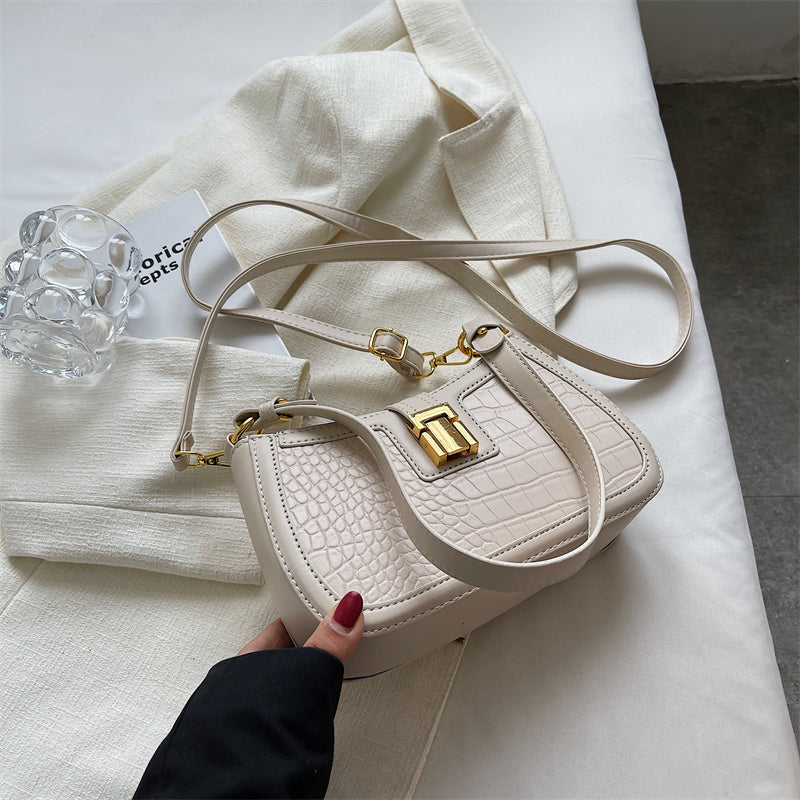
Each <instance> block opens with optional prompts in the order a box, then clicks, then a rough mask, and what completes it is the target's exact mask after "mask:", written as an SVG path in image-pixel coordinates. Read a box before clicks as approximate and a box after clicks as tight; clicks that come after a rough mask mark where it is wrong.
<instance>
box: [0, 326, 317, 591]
mask: <svg viewBox="0 0 800 800" xmlns="http://www.w3.org/2000/svg"><path fill="white" fill-rule="evenodd" d="M196 349H197V345H196V342H195V341H194V340H191V339H185V340H177V339H169V340H166V339H134V338H132V337H127V336H124V337H122V338H121V339H120V340H119V342H118V343H117V352H116V363H115V364H114V365H113V367H112V368H111V369H110V370H109V371H108V373H107V374H105V375H101V376H97V377H95V378H93V379H90V380H80V381H75V380H73V381H65V380H59V379H56V378H50V377H45V376H42V375H36V374H35V373H33V372H32V371H30V370H28V369H25V368H23V367H20V366H18V365H16V364H12V363H10V362H9V361H6V359H2V360H0V407H2V408H3V409H4V415H3V417H4V422H3V425H2V426H0V451H2V452H3V453H5V454H6V455H5V458H4V464H3V478H2V482H0V519H2V535H3V544H4V547H5V552H6V554H7V555H9V556H33V557H37V558H44V559H47V560H49V561H68V562H80V563H90V564H105V565H109V566H119V567H138V568H140V569H151V570H156V571H161V572H171V573H174V574H176V575H187V576H191V577H196V578H208V579H211V580H221V581H235V582H241V583H262V582H263V578H262V575H261V569H260V567H259V564H258V560H257V559H256V557H255V553H254V552H253V548H252V545H251V543H250V537H249V536H248V534H247V526H246V525H245V522H244V517H243V515H242V509H241V506H240V505H239V502H238V500H237V497H236V494H235V492H234V491H233V482H232V480H231V475H230V471H229V470H225V469H191V470H189V471H188V474H186V475H179V474H178V473H176V472H175V470H174V469H173V467H172V464H171V462H170V460H169V452H170V449H171V447H172V445H173V442H174V430H173V429H174V427H175V415H176V410H178V409H179V408H180V406H181V404H182V402H183V396H184V393H185V391H186V382H187V380H188V375H189V373H190V371H191V367H192V360H193V358H194V354H195V351H196ZM207 369H208V372H206V371H204V373H203V377H202V379H201V381H202V385H201V387H200V391H199V403H198V412H199V417H200V418H199V419H198V421H197V431H198V442H197V444H198V447H200V448H204V452H210V451H211V450H213V449H214V448H215V446H217V445H218V443H220V442H222V441H223V440H224V438H225V435H226V433H229V432H230V430H231V429H232V428H233V417H234V416H235V414H236V413H237V410H242V409H245V408H252V407H254V406H257V405H258V404H259V403H262V402H264V400H265V399H267V398H270V397H274V396H276V395H282V396H283V395H286V394H289V393H296V392H300V393H301V394H302V393H307V392H308V362H306V361H302V360H300V359H297V358H292V357H289V356H278V355H272V354H267V353H258V352H255V351H251V350H244V349H241V348H238V347H223V346H219V345H215V346H214V347H213V352H212V353H210V358H209V360H208V361H207ZM232 404H233V405H232Z"/></svg>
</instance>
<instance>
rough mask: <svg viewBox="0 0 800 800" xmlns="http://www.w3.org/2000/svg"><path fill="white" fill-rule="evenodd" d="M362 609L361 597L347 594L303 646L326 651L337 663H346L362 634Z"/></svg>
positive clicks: (354, 593)
mask: <svg viewBox="0 0 800 800" xmlns="http://www.w3.org/2000/svg"><path fill="white" fill-rule="evenodd" d="M363 607H364V600H363V599H362V597H361V595H360V594H359V593H358V592H348V593H347V594H346V595H345V596H344V597H343V598H342V599H341V600H340V601H339V602H338V603H337V605H336V606H335V607H334V608H332V609H331V610H330V611H329V612H328V614H327V615H326V617H325V619H323V620H322V622H320V624H319V625H318V626H317V629H316V630H315V631H314V633H312V634H311V636H310V637H309V639H308V641H307V642H306V645H305V646H306V647H316V648H317V649H319V650H326V651H327V652H329V653H330V654H331V655H333V656H336V658H338V659H339V661H341V662H345V661H347V659H348V658H350V656H351V655H352V654H353V650H355V649H356V645H357V644H358V642H359V640H360V639H361V634H362V633H364V615H363V614H362V613H361V609H362V608H363Z"/></svg>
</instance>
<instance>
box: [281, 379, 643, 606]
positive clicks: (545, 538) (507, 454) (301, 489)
mask: <svg viewBox="0 0 800 800" xmlns="http://www.w3.org/2000/svg"><path fill="white" fill-rule="evenodd" d="M537 369H539V372H540V374H541V375H542V377H543V378H544V379H545V381H546V382H547V383H548V384H549V385H550V387H551V388H552V389H553V390H554V391H556V392H557V393H558V395H559V397H560V398H561V400H562V402H564V404H565V405H566V406H567V407H568V408H569V410H570V411H571V412H572V413H573V414H574V416H575V418H576V419H577V420H578V422H579V423H580V425H581V426H582V427H583V428H584V430H585V431H587V433H588V436H589V438H590V439H591V441H592V444H593V445H594V446H595V448H596V449H597V451H598V453H599V455H600V460H601V464H602V467H603V473H604V479H605V485H606V494H607V496H610V495H612V494H613V493H616V492H619V491H621V490H623V489H624V488H625V487H626V486H628V485H629V484H630V483H631V482H632V481H634V480H635V479H636V477H637V475H638V474H639V473H640V472H641V470H642V468H643V460H642V453H641V451H640V449H639V447H638V445H637V444H636V442H635V441H634V440H633V439H632V438H631V436H630V435H629V434H628V432H627V431H626V430H625V429H624V428H623V427H622V426H621V425H620V424H619V423H618V422H617V421H616V420H614V419H613V418H612V417H611V416H609V414H608V413H607V412H606V411H605V410H603V409H602V408H600V407H599V406H598V405H597V404H596V403H595V402H594V401H593V400H592V399H591V398H589V397H587V396H586V395H584V394H583V393H582V392H580V391H578V390H577V389H575V388H574V387H573V386H571V385H570V384H568V383H566V382H565V381H564V380H562V379H561V378H560V377H558V376H556V375H554V374H553V373H551V372H550V371H548V370H546V369H543V368H537ZM462 404H463V406H464V408H465V409H466V410H467V411H468V412H469V414H471V415H472V417H473V418H474V419H475V420H476V421H477V422H478V424H479V425H480V426H481V427H482V428H483V429H484V430H485V431H486V433H488V434H489V436H490V437H491V438H492V439H493V440H494V441H495V442H496V444H497V445H498V447H499V450H500V452H499V454H498V455H497V456H496V457H494V458H492V459H489V460H488V461H485V462H479V463H477V464H475V465H474V466H471V467H468V468H465V469H463V470H459V471H456V472H451V473H449V474H446V475H443V476H442V477H441V478H440V479H437V480H435V481H433V482H426V481H423V480H421V479H420V478H419V477H418V476H417V475H416V473H415V472H414V470H413V469H412V468H411V467H410V466H409V465H408V463H407V461H406V460H405V457H404V456H403V455H402V454H401V453H400V451H399V450H398V449H397V447H396V445H395V444H394V442H393V441H392V440H391V438H390V437H389V436H388V435H386V434H384V433H383V432H379V433H380V435H382V436H384V443H385V445H386V447H387V449H388V450H389V452H391V453H392V460H393V461H394V463H395V466H396V468H397V471H398V473H399V475H400V477H401V479H402V481H403V485H404V487H405V489H406V491H407V493H408V494H409V496H410V497H411V498H413V501H414V503H415V507H416V508H417V510H418V511H420V512H421V514H422V516H423V517H424V518H425V519H426V521H427V522H428V524H429V525H430V526H431V527H432V528H434V529H435V530H436V531H437V532H438V533H440V534H441V535H444V536H446V537H447V538H448V539H449V540H450V541H452V542H454V543H457V544H459V545H460V546H461V547H467V548H469V549H471V550H472V551H473V552H476V553H480V554H483V555H490V554H504V553H508V555H501V557H503V558H512V559H514V560H523V559H526V558H531V557H535V556H536V555H539V554H541V553H542V552H543V551H546V550H547V549H548V548H552V547H554V546H555V545H558V544H559V543H561V537H560V536H559V531H558V530H557V528H556V526H557V525H558V523H559V522H561V521H562V520H564V519H566V518H568V517H573V516H575V515H579V514H580V513H582V512H584V511H585V509H586V498H585V494H584V489H583V486H582V484H581V482H580V480H579V478H578V476H577V474H576V473H575V470H574V468H573V466H572V464H571V463H570V461H569V459H568V458H567V456H566V455H565V454H564V452H563V451H562V450H561V448H560V447H559V446H558V445H557V444H556V442H554V441H553V439H552V438H551V437H550V435H549V434H548V433H547V431H546V430H545V429H544V428H543V427H542V426H541V425H540V424H539V423H538V422H537V421H536V420H535V418H533V417H532V416H531V415H530V413H529V412H528V411H527V410H526V409H525V408H523V406H522V405H521V404H520V403H519V402H518V401H517V400H516V398H515V397H514V396H513V395H512V394H511V393H510V392H509V391H508V390H507V389H506V388H505V386H503V385H502V384H501V383H500V382H499V381H498V380H497V379H494V378H492V379H491V380H489V381H488V382H487V383H484V384H482V385H480V386H478V387H477V388H476V389H474V390H473V391H471V392H470V393H469V394H467V395H466V396H465V397H464V398H463V399H462ZM279 469H280V474H281V481H282V486H283V497H284V500H285V503H286V509H287V513H288V516H289V519H290V521H291V524H292V527H293V529H294V532H295V535H296V537H297V540H298V542H299V544H300V546H301V547H302V548H303V550H304V551H305V553H306V556H307V558H308V561H309V563H310V564H311V566H312V568H313V569H314V571H315V572H316V574H317V575H318V577H319V579H320V580H321V581H323V582H324V583H326V584H327V585H328V586H329V587H330V589H331V590H332V591H333V592H334V594H336V595H339V596H340V595H341V594H343V593H344V592H345V591H347V590H348V589H349V588H352V587H353V586H357V587H359V590H360V591H361V593H362V594H363V595H364V600H365V602H366V603H367V604H368V605H371V606H373V607H374V606H378V605H380V604H382V603H386V602H392V601H396V600H397V599H398V598H400V597H403V596H407V595H408V594H410V593H412V592H416V591H420V590H421V589H423V588H424V587H426V586H429V585H430V584H432V583H434V582H438V581H442V580H451V579H450V578H449V576H447V575H446V574H445V573H443V572H441V571H440V570H439V569H438V568H437V567H435V566H434V565H433V564H431V563H430V562H429V561H427V559H425V557H424V556H423V555H422V554H421V553H420V552H419V551H418V550H417V549H416V547H415V546H414V544H413V543H412V542H411V540H410V539H409V538H408V535H407V534H406V532H405V529H404V526H403V524H402V522H401V520H400V517H399V515H398V512H397V510H396V508H395V505H394V502H393V500H392V498H391V495H390V492H389V489H388V487H387V485H386V483H385V482H384V480H383V478H382V476H381V474H380V472H379V471H378V468H377V465H376V464H375V462H374V460H373V458H372V456H371V455H370V453H369V452H368V450H367V449H366V447H365V446H364V445H363V444H362V443H361V441H360V440H359V439H358V438H357V437H355V436H352V437H347V438H344V439H339V440H336V441H331V442H317V443H315V444H310V445H304V446H296V447H291V448H284V449H281V450H280V453H279ZM512 549H513V553H509V551H510V550H512Z"/></svg>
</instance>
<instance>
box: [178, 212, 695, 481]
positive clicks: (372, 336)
mask: <svg viewBox="0 0 800 800" xmlns="http://www.w3.org/2000/svg"><path fill="white" fill-rule="evenodd" d="M265 204H275V205H282V206H286V207H289V208H295V209H297V210H300V211H303V212H305V213H308V214H311V215H313V216H316V217H317V218H319V219H322V220H324V221H326V222H330V223H332V224H335V225H337V226H339V227H342V228H344V229H346V230H348V231H350V232H352V233H354V234H356V235H358V236H362V237H372V236H379V237H385V236H386V234H387V233H389V234H391V235H390V237H389V238H381V239H378V240H377V241H363V242H343V243H337V244H327V245H320V246H317V247H306V248H300V249H297V250H292V251H288V252H285V253H280V254H278V255H275V256H271V257H269V258H265V259H263V260H262V261H259V262H258V263H257V264H254V265H253V266H252V267H250V268H249V269H246V270H244V271H243V272H241V273H240V274H239V275H237V276H236V277H235V278H234V279H233V280H231V281H230V283H229V284H228V285H227V286H226V287H225V289H223V291H222V293H221V294H220V296H219V297H218V298H217V301H216V302H215V304H214V306H213V307H210V306H208V305H207V304H205V303H203V302H202V301H200V300H199V299H198V298H197V297H196V296H195V295H194V293H193V292H192V291H191V286H190V285H189V281H188V273H189V265H190V262H191V257H192V254H193V253H194V250H195V249H196V247H197V245H198V244H199V242H200V240H201V239H202V237H203V236H204V235H205V233H206V232H207V231H208V230H209V229H210V228H211V227H213V225H215V224H216V223H217V222H218V221H219V220H221V219H222V218H224V217H225V216H227V215H228V214H231V213H233V212H234V211H237V210H239V209H241V208H246V207H248V206H254V205H265ZM612 245H618V246H621V247H627V248H629V249H631V250H635V251H637V252H639V253H642V254H643V255H645V256H647V257H648V258H650V259H651V260H653V261H654V262H655V263H656V264H658V265H659V266H660V267H661V268H662V269H663V270H664V272H665V273H666V275H667V277H668V278H669V280H670V283H671V284H672V288H673V290H674V292H675V296H676V299H677V304H678V334H677V338H676V342H675V345H674V347H673V349H672V352H671V353H670V354H669V355H668V356H667V357H666V358H664V359H662V360H661V361H658V362H656V363H652V364H636V363H631V362H628V361H623V360H620V359H616V358H613V357H611V356H607V355H604V354H602V353H598V352H596V351H594V350H592V349H590V348H588V347H585V346H583V345H580V344H578V343H577V342H574V341H572V340H571V339H568V338H566V337H564V336H562V335H561V334H559V333H557V332H556V331H554V330H553V329H552V328H549V327H547V326H546V325H543V324H542V323H541V322H539V321H538V320H536V319H535V318H534V317H532V316H531V315H530V314H528V312H527V311H525V309H523V308H522V307H521V306H520V305H519V304H518V303H517V302H516V301H514V300H513V299H512V298H511V297H509V296H508V295H507V294H506V293H505V292H503V291H502V290H500V289H498V288H497V287H496V286H494V285H493V284H491V283H489V282H488V281H487V280H485V279H484V278H483V277H482V276H481V275H479V274H478V273H477V272H476V271H475V270H473V269H472V268H471V267H470V266H469V264H467V263H465V262H464V259H469V260H489V261H496V260H502V259H512V258H519V257H525V256H550V255H555V254H560V253H577V252H580V251H584V250H594V249H598V248H603V247H610V246H612ZM346 261H425V262H427V263H429V264H430V265H431V266H433V267H434V268H436V269H438V270H439V271H440V272H442V273H444V274H446V275H448V276H449V277H451V278H453V280H455V281H457V282H459V283H460V284H462V286H464V287H465V288H467V289H468V290H469V291H471V292H472V293H473V294H474V295H476V296H477V297H478V298H479V299H480V300H482V301H483V302H485V303H486V304H488V305H489V306H491V307H492V308H493V309H494V310H495V311H497V312H498V313H499V314H501V315H502V316H503V317H504V318H505V319H507V320H508V321H509V322H510V323H511V325H512V326H513V327H514V328H515V329H516V330H517V331H518V332H519V333H521V334H522V335H523V336H525V337H526V338H528V339H530V340H531V341H533V342H535V343H536V344H537V345H539V346H540V347H543V348H545V349H548V350H550V351H552V352H555V353H557V354H559V355H561V356H563V357H564V358H566V359H568V360H569V361H572V362H574V363H576V364H580V365H582V366H584V367H587V368H589V369H592V370H594V371H596V372H602V373H605V374H608V375H612V376H614V377H618V378H626V379H637V378H644V377H648V376H650V375H654V374H656V373H658V372H661V371H662V370H663V369H665V368H666V367H667V366H668V365H669V364H671V363H672V362H673V361H674V360H675V359H676V358H677V357H678V355H679V354H680V353H681V352H682V351H683V349H684V348H685V346H686V343H687V341H688V338H689V334H690V332H691V329H692V320H693V306H692V296H691V290H690V287H689V284H688V281H687V279H686V276H685V274H684V273H683V270H682V269H681V268H680V265H679V264H678V262H677V261H676V260H675V259H674V258H673V257H672V256H671V255H670V254H669V253H667V252H666V251H665V250H662V249H661V248H660V247H657V246H656V245H653V244H650V243H648V242H643V241H640V240H637V239H597V240H595V239H590V240H570V241H553V240H551V241H497V242H494V241H443V240H427V241H424V240H420V239H417V238H416V237H413V234H410V233H408V232H407V231H404V230H402V229H401V228H397V227H396V226H393V225H389V224H388V223H384V222H381V221H380V220H375V219H372V218H370V217H365V216H363V215H360V214H355V213H352V212H347V211H342V210H340V209H336V208H333V207H331V206H324V205H322V204H318V203H309V202H303V201H289V200H258V201H250V202H247V203H239V204H237V205H235V206H230V207H228V208H226V209H223V210H222V211H220V212H219V213H217V214H215V215H213V216H212V217H210V218H209V219H208V220H207V221H206V222H205V223H204V224H203V225H202V226H201V227H200V228H198V230H197V231H196V232H195V234H194V236H193V237H192V238H191V240H190V241H189V243H188V245H187V246H186V249H185V251H184V255H183V261H182V265H181V270H182V275H183V279H184V283H185V285H186V286H187V291H188V292H189V294H190V296H191V297H192V299H193V300H194V301H195V302H196V303H197V304H198V305H200V306H201V307H202V308H206V309H208V310H209V312H210V313H209V316H208V318H207V319H206V323H205V325H204V327H203V331H202V333H201V335H200V339H199V342H198V347H197V353H196V355H195V360H194V365H193V367H192V372H191V375H190V379H189V386H188V389H187V395H186V399H185V402H184V407H183V414H182V418H181V431H180V434H179V436H178V439H177V441H176V443H175V446H174V449H173V453H172V460H173V463H174V465H175V467H176V468H177V469H183V468H184V467H186V466H187V465H188V457H187V456H185V455H179V452H186V451H189V450H190V449H191V446H192V444H193V437H192V434H191V422H192V417H193V411H194V405H195V400H196V395H197V386H198V383H199V379H200V373H201V370H202V367H203V362H204V359H205V351H206V347H207V344H208V340H209V337H210V335H211V328H212V326H213V324H214V320H215V319H216V317H217V316H218V315H219V314H220V313H225V314H228V315H231V316H238V317H245V318H250V319H258V320H260V321H265V322H271V323H274V324H278V325H285V326H287V327H291V328H294V329H295V330H300V331H305V332H306V333H309V334H311V335H313V336H318V337H320V338H323V339H326V340H328V341H331V342H335V343H337V344H341V345H343V346H344V347H349V348H351V349H356V350H362V351H364V352H372V353H374V354H375V355H377V356H379V357H381V358H382V359H384V360H386V361H388V362H389V363H390V364H391V365H392V366H393V367H395V369H398V371H400V372H402V373H403V374H405V375H406V376H407V377H418V376H419V375H420V373H421V370H422V367H423V363H424V360H423V359H422V355H421V354H420V353H419V351H417V350H415V349H414V348H412V347H411V346H410V345H409V343H408V341H407V340H406V338H405V337H404V336H402V335H401V334H396V333H394V332H393V331H390V330H387V329H381V328H376V329H375V330H373V331H372V332H370V333H365V332H358V331H351V330H348V329H345V328H340V327H338V326H334V325H330V324H328V323H323V322H320V321H318V320H313V319H310V318H308V317H302V316H300V315H296V314H291V313H289V312H285V311H279V310H278V309H257V310H252V309H250V310H246V311H245V310H243V309H224V310H223V306H224V305H225V303H226V301H227V300H228V299H229V298H230V297H231V296H232V295H233V294H234V293H235V292H236V291H237V290H238V289H240V288H241V287H242V286H244V285H245V284H247V283H249V282H250V281H252V280H254V279H255V278H258V277H261V276H262V275H266V274H269V273H270V272H274V271H276V270H279V269H286V268H288V267H294V266H300V265H304V264H317V263H325V262H328V263H336V262H346ZM487 321H489V322H494V320H487Z"/></svg>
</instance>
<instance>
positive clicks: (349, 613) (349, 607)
mask: <svg viewBox="0 0 800 800" xmlns="http://www.w3.org/2000/svg"><path fill="white" fill-rule="evenodd" d="M362 608H364V599H363V598H362V597H361V595H360V594H359V593H358V592H348V593H347V594H346V595H345V596H344V597H343V598H342V599H341V600H340V601H339V605H338V606H336V611H334V612H333V621H334V622H337V623H338V624H339V625H341V626H342V627H343V628H346V629H347V630H348V631H349V630H350V628H352V627H353V625H355V624H356V620H357V619H358V615H359V614H360V613H361V609H362Z"/></svg>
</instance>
